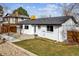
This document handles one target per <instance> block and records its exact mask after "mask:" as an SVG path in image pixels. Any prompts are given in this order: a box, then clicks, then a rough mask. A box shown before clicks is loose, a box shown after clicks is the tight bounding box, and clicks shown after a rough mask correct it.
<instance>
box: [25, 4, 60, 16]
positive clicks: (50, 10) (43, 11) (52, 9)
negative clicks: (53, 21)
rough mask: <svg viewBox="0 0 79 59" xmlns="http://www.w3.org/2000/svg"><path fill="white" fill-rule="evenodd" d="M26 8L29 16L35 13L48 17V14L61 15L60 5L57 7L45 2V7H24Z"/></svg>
mask: <svg viewBox="0 0 79 59" xmlns="http://www.w3.org/2000/svg"><path fill="white" fill-rule="evenodd" d="M26 9H27V10H28V12H29V14H30V16H31V15H35V16H37V17H42V16H43V17H44V16H46V17H48V16H50V15H51V16H60V15H61V7H59V6H58V5H56V4H46V6H45V7H39V8H37V7H36V6H33V7H31V6H28V7H26Z"/></svg>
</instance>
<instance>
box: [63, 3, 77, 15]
mask: <svg viewBox="0 0 79 59" xmlns="http://www.w3.org/2000/svg"><path fill="white" fill-rule="evenodd" d="M75 6H77V4H76V3H70V4H69V3H64V4H62V10H63V15H64V16H70V15H72V14H73V10H74V8H75Z"/></svg>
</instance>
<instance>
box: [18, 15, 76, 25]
mask: <svg viewBox="0 0 79 59" xmlns="http://www.w3.org/2000/svg"><path fill="white" fill-rule="evenodd" d="M69 18H72V20H73V21H74V22H75V23H77V22H76V20H75V19H74V17H72V16H60V17H48V18H38V19H35V20H31V19H28V20H25V21H21V22H20V23H19V24H43V25H44V24H53V25H60V24H62V23H64V22H65V21H67V20H68V19H69Z"/></svg>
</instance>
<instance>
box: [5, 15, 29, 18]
mask: <svg viewBox="0 0 79 59" xmlns="http://www.w3.org/2000/svg"><path fill="white" fill-rule="evenodd" d="M4 18H23V19H29V17H28V16H24V15H18V16H14V15H11V14H6V15H5V16H4Z"/></svg>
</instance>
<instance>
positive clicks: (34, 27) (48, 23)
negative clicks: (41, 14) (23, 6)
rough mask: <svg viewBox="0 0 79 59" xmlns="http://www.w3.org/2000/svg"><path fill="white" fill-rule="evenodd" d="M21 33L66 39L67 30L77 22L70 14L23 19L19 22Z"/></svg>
mask: <svg viewBox="0 0 79 59" xmlns="http://www.w3.org/2000/svg"><path fill="white" fill-rule="evenodd" d="M19 24H20V27H21V33H22V34H29V35H38V36H40V37H43V38H49V39H52V40H57V41H64V40H67V30H72V29H74V25H76V24H77V22H76V20H75V19H74V17H72V16H61V17H49V18H38V19H36V20H31V19H28V20H25V21H21V22H20V23H19Z"/></svg>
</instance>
